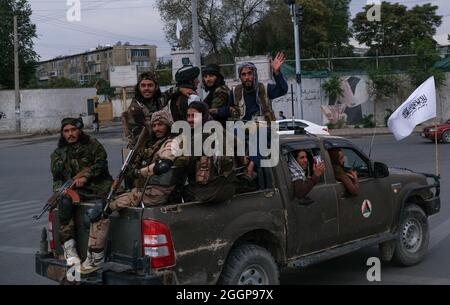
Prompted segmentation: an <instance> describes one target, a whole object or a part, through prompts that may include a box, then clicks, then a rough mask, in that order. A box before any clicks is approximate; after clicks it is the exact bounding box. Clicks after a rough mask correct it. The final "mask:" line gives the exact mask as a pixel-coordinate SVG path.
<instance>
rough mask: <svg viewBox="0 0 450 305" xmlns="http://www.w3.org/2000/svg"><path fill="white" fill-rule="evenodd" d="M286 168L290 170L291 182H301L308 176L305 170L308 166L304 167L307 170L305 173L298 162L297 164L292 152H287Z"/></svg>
mask: <svg viewBox="0 0 450 305" xmlns="http://www.w3.org/2000/svg"><path fill="white" fill-rule="evenodd" d="M297 153H298V152H297ZM288 168H289V171H290V172H291V178H292V180H291V181H292V182H295V181H297V180H302V181H303V182H305V181H306V178H307V176H308V173H307V172H308V171H309V170H308V168H307V169H306V171H307V172H306V173H305V170H304V169H303V168H302V167H301V166H300V164H298V162H297V160H296V158H295V157H294V156H293V155H292V154H289V156H288Z"/></svg>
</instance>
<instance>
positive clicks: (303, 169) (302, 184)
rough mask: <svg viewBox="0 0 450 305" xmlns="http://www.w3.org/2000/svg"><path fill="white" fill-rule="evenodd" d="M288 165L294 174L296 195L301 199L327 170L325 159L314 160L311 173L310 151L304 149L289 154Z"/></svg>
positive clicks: (293, 180) (292, 174)
mask: <svg viewBox="0 0 450 305" xmlns="http://www.w3.org/2000/svg"><path fill="white" fill-rule="evenodd" d="M316 160H318V159H316ZM288 166H289V171H290V172H291V176H292V183H293V185H294V193H295V197H297V198H299V199H301V198H303V197H305V196H306V195H307V194H308V193H309V192H310V191H311V190H312V189H313V187H314V186H315V185H316V184H317V183H318V182H319V180H320V177H321V176H322V175H323V172H324V170H325V165H324V163H323V161H321V160H320V161H319V160H318V161H317V162H313V166H312V174H311V173H310V171H311V168H310V165H309V160H308V152H307V151H306V150H304V149H300V150H297V151H294V152H292V155H289V163H288Z"/></svg>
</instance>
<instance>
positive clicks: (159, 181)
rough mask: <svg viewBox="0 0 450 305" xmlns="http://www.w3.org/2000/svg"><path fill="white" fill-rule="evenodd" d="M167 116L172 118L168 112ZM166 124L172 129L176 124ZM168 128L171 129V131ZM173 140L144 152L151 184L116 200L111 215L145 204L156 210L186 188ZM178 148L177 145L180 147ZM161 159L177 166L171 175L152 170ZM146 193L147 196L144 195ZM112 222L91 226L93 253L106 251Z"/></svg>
mask: <svg viewBox="0 0 450 305" xmlns="http://www.w3.org/2000/svg"><path fill="white" fill-rule="evenodd" d="M163 112H166V111H158V112H156V113H154V114H153V115H152V121H154V120H155V118H156V117H157V116H158V115H159V114H160V113H163ZM166 115H168V116H170V114H169V113H168V112H166ZM171 120H172V118H170V122H169V123H168V124H167V125H168V126H169V125H170V126H171V125H172V123H173V121H171ZM170 126H169V128H170ZM173 140H174V139H173V137H172V136H166V137H164V138H161V139H158V140H156V142H155V143H154V144H153V145H152V146H151V147H150V148H148V149H146V150H145V153H144V158H148V159H147V160H148V161H149V162H148V164H150V165H149V166H148V168H149V176H150V178H149V180H148V184H147V187H146V188H145V190H143V189H142V188H137V187H135V188H133V189H132V190H131V192H127V193H124V194H122V195H120V196H118V197H116V198H115V200H114V201H113V202H111V204H110V209H111V210H112V211H117V210H121V209H123V208H127V207H137V206H139V205H140V204H141V201H140V200H141V198H142V202H143V203H144V205H145V206H146V207H152V206H157V205H161V204H165V203H167V202H168V200H169V196H170V195H171V193H172V192H173V191H174V189H175V187H177V186H180V185H181V184H184V179H183V178H184V172H185V170H184V167H185V166H186V162H185V161H184V158H183V157H175V155H174V154H173V150H172V145H173V143H174V142H173ZM177 144H178V143H177ZM159 159H166V160H171V161H173V162H174V163H173V164H174V166H175V168H172V169H170V170H169V172H167V173H164V174H161V175H154V174H153V170H152V169H153V166H154V163H155V162H156V161H157V160H159ZM143 191H144V194H142V192H143ZM109 225H110V220H109V219H101V220H100V221H98V222H96V223H93V224H92V225H91V229H90V233H89V241H88V248H89V249H92V250H99V249H103V248H104V247H105V243H106V238H107V235H108V230H109Z"/></svg>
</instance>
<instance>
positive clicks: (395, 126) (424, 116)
mask: <svg viewBox="0 0 450 305" xmlns="http://www.w3.org/2000/svg"><path fill="white" fill-rule="evenodd" d="M434 117H436V88H435V85H434V77H433V76H432V77H430V78H429V79H427V80H426V81H425V82H424V83H423V84H422V85H420V86H419V88H417V89H416V90H415V91H414V92H413V93H412V94H411V95H410V96H409V97H408V99H407V100H406V101H405V102H404V103H403V104H402V105H401V106H400V107H398V108H397V110H395V112H394V113H393V114H392V115H391V116H390V117H389V120H388V127H389V129H390V130H391V132H392V133H393V134H394V137H395V138H396V139H397V141H399V140H401V139H403V138H406V137H407V136H409V135H410V134H411V133H412V132H413V130H414V128H415V127H416V125H417V124H420V123H422V122H425V121H427V120H429V119H432V118H434Z"/></svg>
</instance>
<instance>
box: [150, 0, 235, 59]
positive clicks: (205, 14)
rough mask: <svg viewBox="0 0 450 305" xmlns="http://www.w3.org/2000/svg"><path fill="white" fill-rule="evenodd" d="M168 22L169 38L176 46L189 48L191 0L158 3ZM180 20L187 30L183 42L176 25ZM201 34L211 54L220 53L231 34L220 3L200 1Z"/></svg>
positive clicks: (166, 0)
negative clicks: (177, 36)
mask: <svg viewBox="0 0 450 305" xmlns="http://www.w3.org/2000/svg"><path fill="white" fill-rule="evenodd" d="M155 6H156V8H157V9H158V10H159V12H160V15H161V19H162V21H163V22H164V32H165V33H166V39H167V40H168V41H169V43H170V44H171V45H173V46H176V45H179V46H180V47H182V48H185V49H187V48H189V47H190V46H191V43H192V14H191V0H158V1H156V3H155ZM177 19H179V20H180V22H181V24H182V26H183V30H182V32H181V39H180V41H178V40H177V38H176V22H177ZM198 21H199V34H200V39H201V40H202V45H203V48H204V49H205V50H206V52H207V53H210V52H212V53H219V50H220V49H221V48H222V47H223V46H224V43H225V37H226V35H227V33H228V28H229V26H228V23H227V21H226V15H225V13H224V10H223V7H222V1H219V0H199V2H198Z"/></svg>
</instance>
